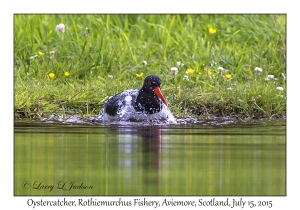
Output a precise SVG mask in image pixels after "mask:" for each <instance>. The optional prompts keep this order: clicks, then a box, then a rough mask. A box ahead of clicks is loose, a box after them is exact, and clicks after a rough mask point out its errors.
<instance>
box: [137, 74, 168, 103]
mask: <svg viewBox="0 0 300 210" xmlns="http://www.w3.org/2000/svg"><path fill="white" fill-rule="evenodd" d="M160 85H161V79H160V78H159V77H158V76H155V75H151V76H148V77H146V78H145V81H144V85H143V87H142V89H141V90H140V91H141V92H144V93H147V94H151V95H154V96H155V97H156V96H157V97H159V98H160V99H161V100H162V102H163V103H164V104H165V105H166V106H168V103H167V101H166V99H165V98H164V96H163V94H162V93H161V91H160Z"/></svg>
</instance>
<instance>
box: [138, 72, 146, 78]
mask: <svg viewBox="0 0 300 210" xmlns="http://www.w3.org/2000/svg"><path fill="white" fill-rule="evenodd" d="M143 74H144V73H143V72H142V73H140V74H136V76H137V77H141V76H143Z"/></svg>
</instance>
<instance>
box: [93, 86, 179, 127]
mask: <svg viewBox="0 0 300 210" xmlns="http://www.w3.org/2000/svg"><path fill="white" fill-rule="evenodd" d="M138 94H139V91H138V90H126V91H124V92H123V93H121V94H120V95H119V98H120V99H121V100H120V101H117V102H116V103H117V104H118V106H119V107H120V108H119V110H118V111H117V114H116V116H111V115H109V114H107V113H105V111H104V109H105V107H106V104H104V106H103V108H102V109H101V111H100V113H99V115H98V116H96V117H95V119H94V121H95V122H98V123H111V122H145V123H165V124H176V123H177V121H176V118H175V117H174V116H173V114H172V113H171V111H170V109H169V108H168V107H167V106H166V105H165V104H163V105H162V110H161V111H160V112H158V113H154V114H145V113H143V112H137V111H136V110H135V108H134V107H133V101H135V100H136V98H137V96H138Z"/></svg>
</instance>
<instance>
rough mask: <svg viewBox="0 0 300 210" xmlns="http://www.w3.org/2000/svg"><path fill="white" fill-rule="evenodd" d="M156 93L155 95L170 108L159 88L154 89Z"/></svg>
mask: <svg viewBox="0 0 300 210" xmlns="http://www.w3.org/2000/svg"><path fill="white" fill-rule="evenodd" d="M154 93H155V95H157V96H158V97H159V98H160V99H161V100H162V102H163V103H164V104H165V105H166V106H168V102H167V101H166V99H165V97H164V96H163V94H162V93H161V91H160V88H159V87H156V88H154Z"/></svg>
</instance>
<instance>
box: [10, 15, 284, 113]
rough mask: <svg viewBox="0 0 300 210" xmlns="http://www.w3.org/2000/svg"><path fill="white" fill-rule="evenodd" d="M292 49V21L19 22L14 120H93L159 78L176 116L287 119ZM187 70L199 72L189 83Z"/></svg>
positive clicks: (148, 18) (138, 18) (146, 18)
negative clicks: (112, 99)
mask: <svg viewBox="0 0 300 210" xmlns="http://www.w3.org/2000/svg"><path fill="white" fill-rule="evenodd" d="M60 23H63V24H65V26H66V30H65V32H64V33H61V34H58V33H57V32H56V31H55V27H56V25H58V24H60ZM209 28H213V29H216V33H214V34H210V33H209ZM285 43H286V16H285V15H15V16H14V89H15V103H14V111H15V117H39V116H48V115H50V114H53V113H57V114H62V113H66V114H80V115H81V116H82V117H84V116H93V115H96V114H98V113H99V110H100V108H101V106H102V104H103V102H104V101H105V99H107V98H108V97H109V96H111V95H113V94H116V93H119V92H122V91H123V90H125V89H139V88H140V87H141V86H142V83H143V79H144V78H145V77H146V76H147V75H151V74H155V75H158V76H159V77H161V79H162V81H163V84H162V92H163V94H164V95H165V97H166V99H167V101H168V103H169V107H170V109H171V111H172V112H173V114H174V115H175V116H177V117H188V116H199V117H208V116H211V115H214V116H215V115H216V116H235V117H239V118H245V117H246V118H261V117H266V118H274V117H283V116H285V113H286V80H285V77H284V76H282V73H283V75H285V76H286V46H285ZM39 52H40V53H39ZM142 61H147V64H146V65H142V64H141V63H142ZM178 61H181V62H182V63H184V66H183V67H178V66H177V62H178ZM176 66H177V67H178V69H179V72H178V74H177V75H175V76H174V75H172V74H171V73H170V72H171V71H170V69H171V68H172V67H176ZM220 66H221V67H223V68H225V69H227V70H228V72H227V77H228V78H226V77H225V76H224V75H223V76H221V75H219V70H218V67H220ZM256 67H260V68H262V69H263V72H262V73H261V74H256V73H255V71H254V69H255V68H256ZM187 69H193V70H195V71H194V72H193V73H192V74H188V75H187V76H188V79H189V80H188V81H186V80H184V76H185V75H186V71H187ZM65 72H69V74H70V75H69V76H65ZM50 73H54V74H55V77H54V78H50V77H49V74H50ZM140 73H143V76H142V77H140V78H139V77H137V75H136V74H140ZM108 75H112V76H113V78H112V79H109V78H108ZM228 75H230V76H228ZM267 75H274V77H275V78H276V79H275V80H274V79H272V80H270V81H266V80H265V78H266V76H267ZM229 77H230V78H229ZM277 87H282V88H283V91H279V90H277V89H276V88H277Z"/></svg>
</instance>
